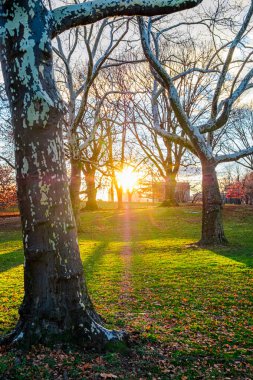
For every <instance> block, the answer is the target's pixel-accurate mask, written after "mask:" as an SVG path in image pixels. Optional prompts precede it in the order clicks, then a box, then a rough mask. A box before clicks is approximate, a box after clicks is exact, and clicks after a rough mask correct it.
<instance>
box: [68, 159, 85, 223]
mask: <svg viewBox="0 0 253 380" xmlns="http://www.w3.org/2000/svg"><path fill="white" fill-rule="evenodd" d="M70 163H71V178H70V185H69V190H70V199H71V204H72V209H73V213H74V217H75V221H76V227H77V229H79V227H80V189H81V169H82V167H81V163H80V162H79V160H75V159H71V162H70Z"/></svg>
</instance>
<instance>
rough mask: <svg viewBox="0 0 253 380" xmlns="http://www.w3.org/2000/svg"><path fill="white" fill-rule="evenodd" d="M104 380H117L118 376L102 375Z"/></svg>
mask: <svg viewBox="0 0 253 380" xmlns="http://www.w3.org/2000/svg"><path fill="white" fill-rule="evenodd" d="M100 376H101V377H102V379H117V378H118V376H116V375H113V374H112V373H100Z"/></svg>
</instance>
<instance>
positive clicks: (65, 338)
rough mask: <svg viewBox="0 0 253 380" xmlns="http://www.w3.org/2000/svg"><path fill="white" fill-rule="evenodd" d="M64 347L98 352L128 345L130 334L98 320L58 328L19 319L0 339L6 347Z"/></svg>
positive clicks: (26, 348) (1, 344) (27, 348)
mask: <svg viewBox="0 0 253 380" xmlns="http://www.w3.org/2000/svg"><path fill="white" fill-rule="evenodd" d="M38 344H42V345H44V346H49V347H51V346H56V345H57V346H58V347H64V346H68V345H73V346H78V347H80V348H85V349H87V350H96V351H97V352H104V351H107V350H109V351H111V350H117V349H122V348H123V347H127V346H128V345H129V336H128V334H127V333H126V332H125V331H116V330H108V329H106V328H105V327H103V326H102V325H100V324H98V323H97V322H94V321H92V322H91V323H89V324H88V323H87V322H86V324H85V325H83V324H81V323H80V324H79V325H78V326H77V327H75V328H74V327H73V328H72V329H64V330H62V329H60V328H57V326H56V325H55V324H51V325H49V324H48V325H46V324H45V322H44V324H43V323H41V325H38V324H37V325H36V327H35V323H33V322H31V321H28V322H23V323H22V322H18V324H17V326H16V328H15V330H13V331H12V332H11V333H10V334H8V335H6V336H4V337H3V338H1V339H0V346H8V347H13V348H19V349H22V350H25V351H28V350H29V349H30V348H31V347H32V346H34V345H38Z"/></svg>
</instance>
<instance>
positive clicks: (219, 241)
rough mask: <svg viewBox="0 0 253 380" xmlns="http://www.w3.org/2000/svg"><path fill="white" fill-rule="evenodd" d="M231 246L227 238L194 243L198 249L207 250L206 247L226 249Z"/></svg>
mask: <svg viewBox="0 0 253 380" xmlns="http://www.w3.org/2000/svg"><path fill="white" fill-rule="evenodd" d="M228 245H229V242H228V240H227V239H226V238H223V239H212V240H203V239H201V240H199V241H198V242H197V243H194V244H193V245H192V246H196V247H198V248H205V247H214V246H215V247H217V246H219V247H226V246H228Z"/></svg>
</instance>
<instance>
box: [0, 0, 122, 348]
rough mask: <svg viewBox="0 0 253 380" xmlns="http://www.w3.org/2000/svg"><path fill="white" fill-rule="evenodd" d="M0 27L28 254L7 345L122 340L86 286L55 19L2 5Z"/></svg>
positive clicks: (28, 7) (26, 0)
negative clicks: (57, 71)
mask: <svg viewBox="0 0 253 380" xmlns="http://www.w3.org/2000/svg"><path fill="white" fill-rule="evenodd" d="M20 4H22V5H20ZM3 15H4V16H3ZM0 22H1V25H2V26H3V30H2V35H1V37H2V39H1V44H2V45H1V49H2V51H1V54H2V68H3V73H4V79H5V85H6V91H7V94H8V98H9V101H10V107H11V112H12V120H13V126H14V136H15V155H16V168H17V185H18V201H19V206H20V213H21V220H22V230H23V245H24V254H25V265H24V281H25V283H24V288H25V296H24V299H23V303H22V305H21V307H20V310H19V314H20V317H19V322H18V324H17V326H16V329H15V330H14V331H13V333H11V334H10V335H9V336H8V337H7V338H6V339H4V342H5V343H20V344H22V345H23V346H26V347H29V346H31V345H32V344H36V343H42V344H47V343H49V342H50V343H51V342H53V343H57V342H63V341H64V342H68V343H70V342H72V343H75V344H80V345H86V346H96V347H102V346H104V345H106V344H107V342H108V341H113V340H118V339H123V334H122V333H118V332H114V331H109V330H106V329H105V328H104V327H102V326H101V325H100V318H99V317H98V315H97V314H96V312H95V310H94V308H93V306H92V303H91V301H90V298H89V296H88V293H87V289H86V285H85V281H84V276H83V267H82V262H81V259H80V254H79V248H78V243H77V232H76V226H75V220H74V217H73V212H72V207H71V202H70V194H69V184H68V178H67V174H66V167H65V158H64V146H63V138H62V109H61V101H60V98H59V96H58V95H57V89H56V85H55V82H54V79H53V68H52V46H51V31H50V25H51V23H50V16H49V14H48V11H47V10H46V8H45V7H44V6H43V5H42V2H40V1H35V0H23V1H20V0H19V1H18V0H16V1H8V2H5V3H4V5H2V6H1V16H0Z"/></svg>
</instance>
